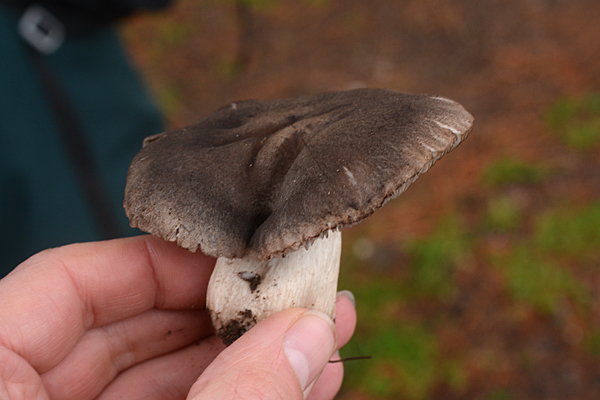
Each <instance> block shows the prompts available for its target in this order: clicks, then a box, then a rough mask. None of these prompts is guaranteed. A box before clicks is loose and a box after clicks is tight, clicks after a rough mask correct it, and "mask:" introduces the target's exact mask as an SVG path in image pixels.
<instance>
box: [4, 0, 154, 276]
mask: <svg viewBox="0 0 600 400" xmlns="http://www.w3.org/2000/svg"><path fill="white" fill-rule="evenodd" d="M6 1H7V0H2V1H1V2H0V51H1V52H2V57H1V61H0V277H2V276H3V275H5V274H6V273H8V272H9V271H10V270H11V269H12V268H14V267H15V266H16V265H18V264H19V263H20V262H22V261H24V260H25V259H26V258H27V257H29V256H31V255H33V254H34V253H36V252H39V251H41V250H43V249H46V248H50V247H55V246H60V245H64V244H68V243H74V242H82V241H94V240H101V239H106V237H103V235H102V234H101V233H100V230H99V229H98V224H97V221H95V220H94V218H93V216H92V214H93V210H91V206H90V201H89V198H88V197H89V196H88V197H86V193H84V190H83V188H82V186H81V180H80V179H79V177H78V171H77V168H76V167H75V165H74V164H73V162H72V157H70V155H69V154H68V151H67V143H65V138H64V135H62V133H61V131H60V126H59V125H58V124H57V116H56V113H55V112H54V111H53V108H52V104H49V98H48V96H47V93H45V92H44V82H43V80H42V78H41V77H40V74H39V71H38V70H37V69H36V67H35V64H34V62H33V61H32V57H31V49H30V48H29V47H28V44H27V43H26V42H25V41H24V40H23V39H22V37H21V36H20V35H19V33H18V30H17V28H16V27H17V25H18V22H19V19H20V18H21V15H22V13H21V10H20V9H19V8H18V7H14V6H12V5H8V4H7V3H6ZM88 2H89V3H90V4H96V5H97V6H100V3H101V2H96V1H92V0H86V1H85V2H84V3H88ZM57 4H59V2H57ZM134 6H135V4H125V6H123V7H121V8H119V7H117V8H116V9H115V10H113V11H112V15H111V16H106V18H105V17H102V18H101V21H102V23H96V25H95V27H94V29H91V30H87V31H86V32H85V34H83V35H80V34H74V33H73V34H71V32H69V29H67V36H66V39H65V41H64V43H63V44H62V45H61V46H60V48H59V49H58V50H57V51H55V52H54V53H53V54H51V55H47V56H43V57H44V62H45V64H46V65H47V66H48V68H50V69H52V71H53V73H54V76H56V77H57V80H58V82H59V84H60V85H61V86H62V88H63V90H64V92H65V93H66V95H67V96H68V98H69V100H70V103H71V105H72V106H73V109H74V111H75V113H76V114H77V118H78V119H79V121H81V125H82V127H83V134H84V136H85V138H84V139H85V141H86V142H87V143H88V144H89V149H90V150H91V151H90V158H91V160H89V161H90V163H91V164H93V165H94V168H95V169H96V171H97V172H98V177H99V180H100V181H101V186H102V189H103V190H104V191H105V195H106V197H107V199H108V200H109V203H110V209H111V210H110V212H112V213H113V214H114V215H115V218H116V221H117V223H118V225H119V229H120V232H121V234H120V236H127V235H133V234H136V233H137V231H134V230H133V229H131V228H129V224H128V221H127V218H126V217H125V215H124V212H123V208H122V201H123V191H124V187H125V179H126V174H127V169H128V166H129V163H130V161H131V159H132V158H133V156H134V155H135V154H136V152H137V151H138V150H139V149H140V148H141V144H142V140H143V138H144V137H146V136H148V135H152V134H155V133H159V132H161V131H162V130H163V126H162V120H161V116H160V114H159V112H158V110H157V107H156V106H155V104H154V103H153V101H152V99H151V98H150V96H149V95H148V93H147V92H146V90H145V89H144V87H143V85H142V83H141V81H140V79H139V77H138V76H137V75H136V73H135V72H134V70H133V68H132V66H131V64H130V62H129V60H128V59H127V57H126V55H125V53H124V51H123V48H122V46H121V44H120V42H119V38H118V36H117V34H116V33H115V30H114V28H113V26H112V22H114V21H115V20H116V18H119V17H121V16H124V15H127V14H128V13H130V12H131V11H132V7H134ZM107 13H108V12H107ZM107 13H104V14H107ZM104 14H102V15H104ZM82 18H83V17H82ZM90 19H92V18H91V17H90ZM84 20H86V18H83V19H82V20H81V21H84ZM75 25H77V24H74V26H75ZM72 30H73V28H70V31H72Z"/></svg>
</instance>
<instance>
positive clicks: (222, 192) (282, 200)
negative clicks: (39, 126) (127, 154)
mask: <svg viewBox="0 0 600 400" xmlns="http://www.w3.org/2000/svg"><path fill="white" fill-rule="evenodd" d="M472 125H473V117H472V116H471V114H469V113H468V112H467V111H466V110H465V109H464V108H463V107H462V106H461V105H460V104H458V103H456V102H454V101H452V100H448V99H445V98H442V97H435V96H428V95H419V94H406V93H399V92H395V91H392V90H386V89H358V90H351V91H346V92H337V93H322V94H318V95H315V96H306V97H297V98H291V99H283V100H261V101H257V100H248V101H242V102H238V103H232V104H230V105H228V106H225V107H222V108H221V109H219V110H217V111H216V112H215V113H213V114H212V115H210V116H208V117H207V118H204V119H202V120H200V121H199V122H197V123H196V124H194V125H191V126H188V127H185V128H181V129H178V130H175V131H171V132H166V133H162V134H159V135H155V136H151V137H149V138H147V139H146V140H145V141H144V146H143V148H142V150H141V151H140V152H139V153H138V154H137V156H136V157H135V158H134V159H133V161H132V163H131V166H130V169H129V174H128V178H127V186H126V190H125V203H124V206H125V210H126V213H127V216H128V217H129V219H130V222H131V225H132V226H134V227H139V228H140V229H142V230H143V231H146V232H149V233H152V234H155V235H158V236H161V237H163V238H165V239H167V240H170V241H176V242H177V243H178V244H179V245H180V246H182V247H185V248H187V249H189V250H192V251H195V250H196V249H198V248H200V249H201V251H202V252H204V253H205V254H208V255H210V256H213V257H227V258H235V257H243V256H246V255H253V256H255V257H257V258H260V259H268V258H272V257H276V256H281V255H283V254H285V253H287V252H289V251H293V250H295V249H297V248H298V247H299V246H300V245H302V244H304V243H305V242H307V241H310V240H311V239H313V238H316V237H319V236H320V235H322V234H323V233H324V232H327V231H328V230H330V229H336V228H338V229H341V228H343V227H344V226H348V225H353V224H355V223H357V222H359V221H361V220H362V219H364V218H365V217H367V216H369V215H370V214H371V213H373V211H374V210H376V209H377V208H379V207H381V206H382V205H384V204H385V202H386V201H388V200H389V199H391V198H393V197H395V196H397V195H398V194H400V193H402V192H403V191H404V190H405V189H406V188H407V187H408V186H409V185H410V184H411V183H412V182H414V180H415V179H416V178H417V177H418V176H419V175H420V174H421V173H423V172H425V171H426V170H427V169H428V168H429V167H431V165H433V163H434V162H435V161H437V160H438V159H439V158H441V157H442V156H443V155H444V154H446V153H447V152H448V151H450V150H451V149H453V148H454V147H456V146H457V145H458V144H459V143H460V142H461V141H462V140H463V139H464V138H465V137H466V136H467V134H468V132H469V131H470V130H471V127H472Z"/></svg>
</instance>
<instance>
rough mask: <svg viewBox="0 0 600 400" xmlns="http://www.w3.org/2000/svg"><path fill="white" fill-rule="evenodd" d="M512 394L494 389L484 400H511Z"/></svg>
mask: <svg viewBox="0 0 600 400" xmlns="http://www.w3.org/2000/svg"><path fill="white" fill-rule="evenodd" d="M512 399H514V396H513V394H512V393H511V392H510V391H509V390H506V389H494V390H492V391H491V392H489V393H488V394H487V395H486V396H485V400H512Z"/></svg>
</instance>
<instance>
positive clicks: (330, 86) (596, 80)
mask: <svg viewBox="0 0 600 400" xmlns="http://www.w3.org/2000/svg"><path fill="white" fill-rule="evenodd" d="M245 1H246V2H245V3H239V2H238V3H235V2H234V1H233V0H231V1H226V0H179V1H178V2H177V3H176V4H175V6H174V7H172V8H171V9H169V10H168V11H167V12H163V13H161V14H158V15H151V16H148V15H144V16H140V17H137V18H135V19H134V20H133V21H130V22H129V23H128V24H127V25H125V26H124V27H123V37H124V40H125V42H126V43H127V46H128V47H129V49H130V50H131V54H132V58H133V60H134V62H135V63H136V64H137V65H138V66H139V68H140V69H141V71H142V73H143V75H144V77H145V79H146V80H147V81H148V84H149V87H150V88H151V90H152V91H153V93H154V95H155V97H156V99H157V101H158V102H159V103H160V105H161V107H162V109H163V110H164V112H165V114H166V116H167V118H168V124H169V125H170V127H173V128H174V127H179V126H182V125H185V124H189V123H192V122H194V121H195V120H197V119H198V118H200V117H202V116H204V115H207V114H209V113H210V112H212V111H214V110H215V109H216V108H218V107H220V106H222V105H225V104H227V103H229V102H232V101H237V100H241V99H247V98H278V97H288V96H296V95H305V94H314V93H318V92H322V91H332V90H344V89H350V88H357V87H387V88H391V89H396V90H400V91H409V92H424V93H433V94H438V95H443V96H447V97H450V98H453V99H455V100H457V101H459V102H460V103H462V104H463V105H464V106H465V107H466V108H467V109H468V110H469V111H470V112H471V113H472V114H473V115H474V116H475V128H474V130H473V131H472V133H471V135H470V137H469V138H468V139H467V140H466V141H465V142H464V143H463V144H462V145H461V146H460V147H458V148H457V149H456V150H455V151H454V152H452V153H451V154H449V155H447V156H445V157H444V158H443V159H442V160H441V161H439V162H438V163H437V164H436V165H435V166H434V167H433V169H432V170H430V171H429V172H427V173H426V174H425V175H423V176H422V177H421V178H420V179H419V180H418V181H417V182H416V183H414V184H413V185H412V186H411V187H410V189H409V190H408V191H407V192H406V193H405V194H403V195H402V196H401V197H399V198H398V199H396V200H394V201H392V202H391V203H389V204H388V205H387V206H386V207H385V208H383V209H382V210H379V211H378V212H376V213H375V214H374V215H373V216H372V217H371V218H369V219H368V220H366V221H365V222H363V223H361V224H359V225H357V226H355V227H353V228H350V229H348V230H346V231H345V234H344V240H345V243H344V253H343V261H342V276H341V282H340V288H344V289H346V288H347V289H350V290H352V291H353V292H354V293H355V295H356V297H357V302H358V312H359V322H358V328H357V332H356V335H355V337H354V338H353V340H352V341H351V342H350V344H349V345H348V346H347V347H346V348H344V350H343V353H342V356H344V357H350V356H359V355H372V356H373V359H372V360H363V361H353V362H348V363H347V364H346V379H345V382H344V386H343V388H342V391H341V392H340V395H339V398H340V399H347V400H359V399H360V400H363V399H415V400H421V399H450V400H451V399H482V400H512V399H546V400H549V399H598V398H600V157H599V155H600V23H599V22H598V21H600V2H598V1H596V0H570V1H567V0H402V1H400V0H369V1H365V0H362V1H361V0H310V1H309V0H270V1H268V0H245ZM239 16H242V17H243V18H242V19H241V20H240V19H236V18H238V17H239ZM240 21H242V23H240ZM243 21H245V22H243ZM240 32H241V33H243V34H242V35H240ZM240 37H243V39H241V40H240V39H239V38H240Z"/></svg>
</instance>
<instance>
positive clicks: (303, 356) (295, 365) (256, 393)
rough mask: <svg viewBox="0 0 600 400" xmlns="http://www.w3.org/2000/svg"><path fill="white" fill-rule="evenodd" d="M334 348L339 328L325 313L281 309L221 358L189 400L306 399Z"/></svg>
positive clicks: (192, 390) (199, 383)
mask: <svg viewBox="0 0 600 400" xmlns="http://www.w3.org/2000/svg"><path fill="white" fill-rule="evenodd" d="M335 349H336V333H335V327H334V324H333V321H332V320H331V319H330V318H329V317H327V316H326V315H325V314H322V313H319V312H316V311H308V310H305V309H299V308H294V309H290V310H284V311H281V312H279V313H276V314H274V315H272V316H270V317H269V318H267V319H265V320H263V321H261V322H260V323H258V324H257V325H256V326H255V327H254V328H252V329H251V330H250V331H248V332H247V333H245V334H244V335H243V336H242V337H241V338H239V339H238V340H237V341H235V342H234V343H233V344H232V345H231V346H229V347H228V348H227V349H225V350H224V351H223V352H222V353H221V354H219V356H218V357H217V358H216V359H215V360H214V361H213V362H212V363H211V365H210V366H209V367H208V368H207V369H206V370H205V371H204V372H203V373H202V375H201V376H200V378H199V379H198V381H197V382H196V383H195V384H194V386H193V387H192V389H191V391H190V394H189V396H188V400H200V399H223V400H233V399H235V400H239V399H270V400H302V399H305V398H306V397H308V394H309V393H310V389H311V388H312V385H313V384H314V382H315V381H316V379H317V378H318V377H319V375H320V374H321V372H322V371H323V368H325V366H326V365H327V362H328V361H329V359H330V358H331V356H332V355H333V353H334V351H335Z"/></svg>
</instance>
